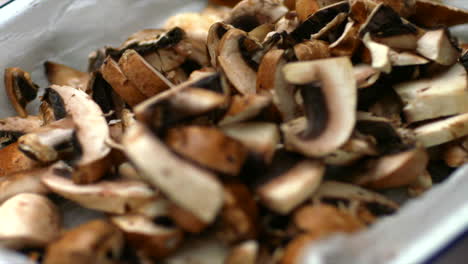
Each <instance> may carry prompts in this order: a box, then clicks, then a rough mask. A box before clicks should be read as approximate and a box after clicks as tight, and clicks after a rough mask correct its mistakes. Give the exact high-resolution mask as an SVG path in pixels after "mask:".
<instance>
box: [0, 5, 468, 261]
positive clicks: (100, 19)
mask: <svg viewBox="0 0 468 264" xmlns="http://www.w3.org/2000/svg"><path fill="white" fill-rule="evenodd" d="M447 2H448V3H450V4H453V5H458V6H463V5H465V6H467V5H468V3H467V1H466V0H447ZM204 3H205V1H190V0H160V1H157V0H16V1H15V2H13V3H11V4H9V5H7V6H6V7H4V8H3V9H0V28H2V33H1V35H0V70H2V71H3V69H4V68H5V67H12V66H18V67H21V68H23V69H25V70H27V71H30V72H32V75H33V79H34V80H35V81H36V82H38V83H39V84H40V85H41V87H43V88H44V87H46V85H47V83H46V82H45V78H44V75H43V68H42V63H43V62H44V61H46V60H54V61H57V62H61V63H65V64H67V65H70V66H72V67H75V68H78V69H81V70H85V69H86V67H87V55H88V54H89V53H90V52H91V51H93V50H95V49H97V48H99V47H102V46H104V45H118V44H119V43H121V42H122V41H123V40H124V39H125V38H126V37H127V36H128V35H129V34H131V33H133V32H135V31H137V30H140V29H143V28H151V27H157V26H158V25H161V24H162V23H163V21H164V20H165V19H166V18H167V17H169V16H170V15H173V14H175V13H178V12H181V11H186V10H199V9H201V7H202V6H203V5H204ZM455 32H457V33H460V32H462V33H468V31H467V30H465V29H457V30H456V31H455ZM466 35H467V36H468V34H466ZM466 40H468V39H466ZM0 83H2V84H3V74H1V77H0ZM32 107H33V108H34V107H37V106H32ZM10 115H14V112H13V110H12V109H11V107H10V105H9V103H8V100H7V98H6V96H5V93H4V90H3V89H0V117H5V116H10ZM467 170H468V168H466V167H465V168H464V169H463V170H459V171H458V173H456V175H454V176H453V177H451V178H450V180H448V181H447V182H445V183H443V184H442V185H440V186H438V187H436V188H434V189H433V190H431V191H430V192H429V193H428V194H427V195H425V196H423V197H422V198H421V199H417V200H414V201H411V202H410V203H408V204H407V205H406V206H405V207H404V208H403V209H402V210H401V211H400V212H399V213H398V214H397V215H395V216H392V217H389V218H386V219H384V220H383V221H381V222H379V223H378V224H377V225H376V226H374V227H373V228H371V229H370V230H369V231H366V232H362V233H359V234H357V235H355V236H352V237H345V236H338V237H334V238H332V239H330V240H329V241H328V242H327V243H320V244H319V245H314V246H313V247H311V248H310V251H309V254H308V261H306V262H305V263H308V264H315V263H317V264H319V263H320V264H381V263H391V264H412V263H418V262H419V261H421V260H424V259H426V258H427V257H428V256H429V255H431V254H432V253H433V250H434V249H437V248H439V247H440V246H442V245H444V244H445V243H446V242H448V241H449V240H451V238H452V237H454V235H455V234H457V233H458V232H460V231H461V230H463V229H464V228H465V227H467V226H468V203H467V201H468V191H467V190H468V177H466V175H467V174H468V171H467ZM23 263H28V262H26V261H25V260H24V259H21V258H18V259H14V260H12V259H11V254H10V253H8V254H6V253H4V251H3V250H0V264H23Z"/></svg>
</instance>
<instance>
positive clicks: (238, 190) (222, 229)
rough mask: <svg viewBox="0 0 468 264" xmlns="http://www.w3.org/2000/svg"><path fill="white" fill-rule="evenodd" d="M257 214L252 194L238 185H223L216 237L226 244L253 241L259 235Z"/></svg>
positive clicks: (243, 186) (241, 185)
mask: <svg viewBox="0 0 468 264" xmlns="http://www.w3.org/2000/svg"><path fill="white" fill-rule="evenodd" d="M258 221H259V212H258V208H257V204H256V202H255V200H254V196H253V194H252V193H251V192H250V191H249V189H248V188H247V187H246V186H245V185H243V184H240V183H229V184H225V185H224V206H223V209H222V210H221V213H220V218H219V222H218V227H217V230H216V234H217V237H218V238H220V240H222V241H223V242H226V243H231V244H232V243H237V242H240V241H245V240H248V239H255V238H256V237H257V236H258V234H259V230H258V228H259V226H258Z"/></svg>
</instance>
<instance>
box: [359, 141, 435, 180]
mask: <svg viewBox="0 0 468 264" xmlns="http://www.w3.org/2000/svg"><path fill="white" fill-rule="evenodd" d="M428 162H429V155H428V154H427V152H426V151H425V149H423V148H414V149H411V150H408V151H404V152H401V153H396V154H390V155H386V156H383V157H381V158H379V159H377V160H372V161H369V162H368V163H366V165H364V166H363V167H364V168H366V169H365V170H364V171H362V172H358V173H356V174H355V175H354V176H353V182H354V183H356V184H358V185H363V186H368V187H370V188H375V189H387V188H396V187H402V186H407V185H409V184H411V183H412V182H414V181H415V180H416V178H417V177H418V176H419V175H421V174H422V173H423V172H424V171H425V170H426V166H427V164H428Z"/></svg>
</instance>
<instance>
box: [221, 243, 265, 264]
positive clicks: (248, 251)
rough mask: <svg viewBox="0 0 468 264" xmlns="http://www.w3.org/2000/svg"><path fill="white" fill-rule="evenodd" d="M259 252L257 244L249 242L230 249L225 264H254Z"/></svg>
mask: <svg viewBox="0 0 468 264" xmlns="http://www.w3.org/2000/svg"><path fill="white" fill-rule="evenodd" d="M258 251H259V245H258V242H256V241H253V240H249V241H246V242H242V243H241V244H239V245H237V246H235V247H234V248H232V249H231V252H230V253H229V255H228V256H227V257H226V260H225V261H224V263H225V264H256V263H257V256H258V253H259V252H258Z"/></svg>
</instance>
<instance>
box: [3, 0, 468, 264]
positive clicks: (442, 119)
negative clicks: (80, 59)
mask: <svg viewBox="0 0 468 264" xmlns="http://www.w3.org/2000/svg"><path fill="white" fill-rule="evenodd" d="M464 23H468V11H466V10H461V9H457V8H453V7H449V6H445V5H443V4H440V3H437V2H434V1H427V0H404V1H394V0H350V1H336V0H296V1H294V0H293V1H284V2H283V1H280V0H243V1H240V2H239V1H213V2H212V3H211V4H210V5H209V6H208V7H207V8H206V9H205V10H204V11H202V12H200V13H186V14H179V15H176V16H174V17H171V18H170V19H169V20H168V21H167V23H166V24H165V26H164V27H163V28H161V29H144V30H141V31H139V32H136V33H135V34H133V35H131V36H130V37H129V38H128V39H127V40H126V41H125V42H124V43H123V44H122V45H121V46H120V47H104V48H101V49H98V50H96V51H94V52H92V53H91V54H90V56H89V65H88V71H87V72H81V71H78V70H76V69H73V68H71V67H68V66H66V65H63V64H59V63H56V62H51V61H48V62H46V63H45V64H44V68H45V73H46V76H47V78H48V81H49V83H50V85H49V86H48V88H45V89H39V87H38V85H36V84H35V83H34V82H33V80H32V79H31V77H30V74H29V73H28V72H25V71H24V70H22V69H20V68H8V69H6V70H5V88H6V94H7V96H8V97H9V99H10V101H11V104H12V105H13V107H14V109H15V110H16V112H17V113H18V116H14V117H9V118H5V119H2V120H0V131H1V132H0V134H1V138H0V139H1V143H2V145H3V148H2V149H1V150H0V152H1V154H0V164H1V165H0V176H1V178H0V201H1V205H0V222H1V224H0V245H1V246H4V247H7V248H11V249H15V250H18V251H20V252H22V253H24V254H26V255H28V256H29V257H30V258H31V259H33V260H35V261H37V262H39V263H44V264H78V263H79V264H82V263H95V264H133V263H137V264H138V263H139V264H150V263H167V264H190V263H201V264H205V263H206V264H217V263H226V264H257V263H260V264H263V263H264V264H272V263H273V264H274V263H281V264H292V263H298V262H299V261H300V260H301V257H302V255H303V252H304V248H305V247H307V246H308V245H313V244H314V243H316V242H317V241H319V240H321V239H324V238H327V237H329V236H331V235H333V234H336V233H343V232H344V233H352V232H356V231H360V230H363V229H365V228H367V227H369V226H371V225H372V224H374V223H375V222H376V221H377V220H378V219H379V218H380V217H382V216H387V215H390V214H393V213H395V212H396V211H397V210H398V208H399V207H400V206H401V201H396V200H395V199H394V197H389V193H394V192H399V193H403V194H405V196H408V197H414V196H418V195H421V194H422V193H424V192H425V191H426V190H428V189H430V188H431V187H432V184H433V183H438V182H440V181H442V180H444V179H445V178H446V177H448V175H449V174H450V172H451V171H453V170H454V169H455V168H457V167H459V166H461V165H463V164H464V163H465V162H467V161H468V103H466V102H468V77H467V75H468V74H467V69H468V53H466V52H465V48H468V45H463V44H462V43H460V41H459V40H457V39H456V38H455V37H453V36H452V35H451V34H450V32H449V31H448V28H449V27H451V26H455V25H459V24H464ZM38 94H40V96H38ZM36 99H39V100H40V101H41V103H40V107H39V109H38V111H32V112H29V111H28V110H27V105H28V104H29V103H30V102H32V101H34V100H36ZM64 201H71V202H73V203H74V204H76V206H79V207H80V208H86V209H87V210H93V211H98V212H101V213H102V217H100V218H97V219H91V220H90V221H86V222H83V223H80V224H79V225H78V226H73V227H68V226H67V227H65V226H64V224H63V222H64V221H63V220H62V216H63V213H64V212H63V211H61V210H60V209H58V208H60V207H59V206H60V204H61V203H63V202H64Z"/></svg>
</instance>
